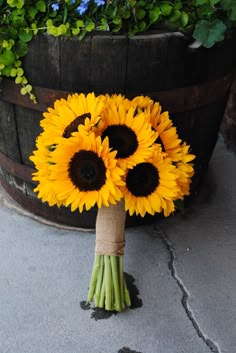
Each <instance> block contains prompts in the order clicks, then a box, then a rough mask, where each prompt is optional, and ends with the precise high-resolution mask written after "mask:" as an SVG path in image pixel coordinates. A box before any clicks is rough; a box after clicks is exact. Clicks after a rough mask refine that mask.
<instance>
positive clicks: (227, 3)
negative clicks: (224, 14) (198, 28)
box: [221, 0, 236, 11]
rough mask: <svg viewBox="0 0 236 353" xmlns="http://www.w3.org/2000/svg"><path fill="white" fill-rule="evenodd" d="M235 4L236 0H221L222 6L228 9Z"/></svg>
mask: <svg viewBox="0 0 236 353" xmlns="http://www.w3.org/2000/svg"><path fill="white" fill-rule="evenodd" d="M235 4H236V1H235V0H221V6H222V7H223V9H224V10H226V11H227V10H231V9H232V7H233V6H234V5H235Z"/></svg>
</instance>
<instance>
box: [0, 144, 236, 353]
mask: <svg viewBox="0 0 236 353" xmlns="http://www.w3.org/2000/svg"><path fill="white" fill-rule="evenodd" d="M235 210H236V155H235V154H233V153H232V152H230V151H228V150H227V149H226V148H225V146H224V144H223V142H222V140H221V139H219V141H218V143H217V146H216V148H215V150H214V154H213V157H212V159H211V163H210V166H209V171H208V174H207V177H206V180H205V182H204V185H203V187H202V191H201V193H200V195H199V196H198V197H197V198H196V199H195V200H194V201H193V202H192V203H191V205H190V206H189V208H188V209H187V210H185V212H184V213H178V214H176V215H174V216H172V217H170V218H168V219H163V220H159V221H158V222H156V224H153V225H148V226H139V227H133V228H128V229H127V230H126V249H125V252H126V253H125V272H126V273H127V274H126V278H127V282H128V286H129V288H130V292H131V297H132V299H133V304H132V308H131V309H129V310H127V311H125V312H123V313H119V314H116V315H115V314H114V313H107V312H105V311H102V310H95V309H94V308H93V306H92V305H88V304H87V303H86V297H87V291H88V284H89V280H90V275H91V270H92V265H93V258H94V241H95V234H94V232H92V231H90V232H83V231H81V230H76V229H65V228H62V227H61V226H59V225H50V224H47V222H43V221H42V220H40V219H38V218H37V217H33V216H32V215H30V214H28V213H27V212H25V211H24V210H22V209H21V208H20V207H19V206H18V205H16V204H15V202H13V201H12V200H11V199H10V198H9V197H8V196H7V195H6V194H5V192H4V191H3V190H2V189H0V220H1V221H0V353H210V352H215V353H236V217H235Z"/></svg>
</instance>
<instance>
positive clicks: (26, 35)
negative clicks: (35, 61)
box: [19, 28, 33, 43]
mask: <svg viewBox="0 0 236 353" xmlns="http://www.w3.org/2000/svg"><path fill="white" fill-rule="evenodd" d="M19 38H20V40H22V42H25V43H27V42H30V41H31V39H32V38H33V31H31V30H29V29H26V28H20V30H19Z"/></svg>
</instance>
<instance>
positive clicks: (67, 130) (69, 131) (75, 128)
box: [62, 113, 91, 138]
mask: <svg viewBox="0 0 236 353" xmlns="http://www.w3.org/2000/svg"><path fill="white" fill-rule="evenodd" d="M86 118H89V119H91V114H90V113H86V114H83V115H80V116H77V118H75V119H74V120H73V121H72V122H71V123H70V125H68V126H67V127H66V128H65V130H64V132H63V134H62V137H65V138H69V137H71V135H72V133H73V132H76V131H78V126H79V125H80V124H84V122H85V119H86Z"/></svg>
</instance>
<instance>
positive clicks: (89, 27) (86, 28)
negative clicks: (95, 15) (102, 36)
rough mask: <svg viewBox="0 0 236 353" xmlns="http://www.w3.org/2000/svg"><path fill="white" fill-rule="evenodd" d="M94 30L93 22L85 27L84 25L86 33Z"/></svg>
mask: <svg viewBox="0 0 236 353" xmlns="http://www.w3.org/2000/svg"><path fill="white" fill-rule="evenodd" d="M94 28H95V23H94V22H92V21H91V22H89V23H88V24H87V25H86V27H85V30H86V31H87V32H92V30H93V29H94Z"/></svg>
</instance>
